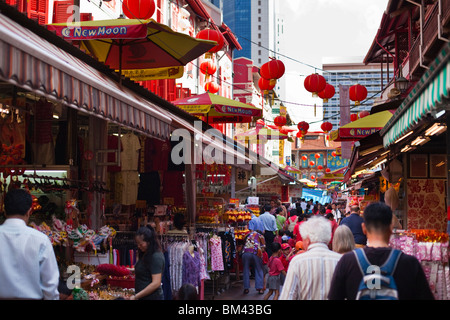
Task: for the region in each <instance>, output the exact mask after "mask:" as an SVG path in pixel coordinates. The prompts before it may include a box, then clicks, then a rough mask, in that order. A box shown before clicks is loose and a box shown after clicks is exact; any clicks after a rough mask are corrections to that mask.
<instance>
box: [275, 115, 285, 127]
mask: <svg viewBox="0 0 450 320" xmlns="http://www.w3.org/2000/svg"><path fill="white" fill-rule="evenodd" d="M286 122H287V120H286V117H283V116H278V117H276V118H275V119H274V120H273V123H274V124H275V125H276V126H277V127H282V126H284V125H285V124H286Z"/></svg>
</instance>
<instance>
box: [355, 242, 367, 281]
mask: <svg viewBox="0 0 450 320" xmlns="http://www.w3.org/2000/svg"><path fill="white" fill-rule="evenodd" d="M353 252H354V254H355V257H356V261H357V262H358V266H359V269H360V270H361V273H362V275H363V277H364V276H365V275H366V274H367V272H366V271H367V269H368V268H369V266H370V265H371V264H370V263H369V260H367V257H366V254H365V252H364V249H363V248H357V249H355V250H353Z"/></svg>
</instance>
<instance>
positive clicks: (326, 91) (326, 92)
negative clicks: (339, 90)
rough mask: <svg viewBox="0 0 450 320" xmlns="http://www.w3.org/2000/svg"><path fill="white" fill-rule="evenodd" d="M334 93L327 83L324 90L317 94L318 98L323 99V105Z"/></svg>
mask: <svg viewBox="0 0 450 320" xmlns="http://www.w3.org/2000/svg"><path fill="white" fill-rule="evenodd" d="M335 93H336V91H335V90H334V87H333V86H332V85H331V84H328V83H327V84H326V85H325V89H323V90H322V91H320V92H319V93H318V96H319V98H321V99H323V102H324V103H326V102H328V99H331V98H333V96H334V94H335Z"/></svg>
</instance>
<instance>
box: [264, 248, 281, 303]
mask: <svg viewBox="0 0 450 320" xmlns="http://www.w3.org/2000/svg"><path fill="white" fill-rule="evenodd" d="M280 255H281V245H280V244H279V243H278V242H274V243H272V256H271V257H270V259H269V278H268V279H267V286H268V287H269V292H268V293H267V294H266V296H265V297H264V300H269V298H270V296H272V294H273V293H274V292H275V296H274V297H273V300H278V296H279V295H280V286H281V274H283V276H286V271H285V270H284V266H283V263H282V262H281V260H280Z"/></svg>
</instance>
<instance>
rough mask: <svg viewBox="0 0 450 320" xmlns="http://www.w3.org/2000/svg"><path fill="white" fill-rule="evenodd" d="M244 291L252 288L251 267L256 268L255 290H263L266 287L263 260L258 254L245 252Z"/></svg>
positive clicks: (243, 256) (243, 258) (243, 260)
mask: <svg viewBox="0 0 450 320" xmlns="http://www.w3.org/2000/svg"><path fill="white" fill-rule="evenodd" d="M242 263H243V267H244V270H243V278H244V289H249V288H250V267H251V266H253V267H254V268H255V288H256V289H262V288H263V287H264V273H263V263H262V259H261V258H260V257H258V256H257V255H256V254H253V253H251V252H245V253H244V254H243V255H242Z"/></svg>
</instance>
